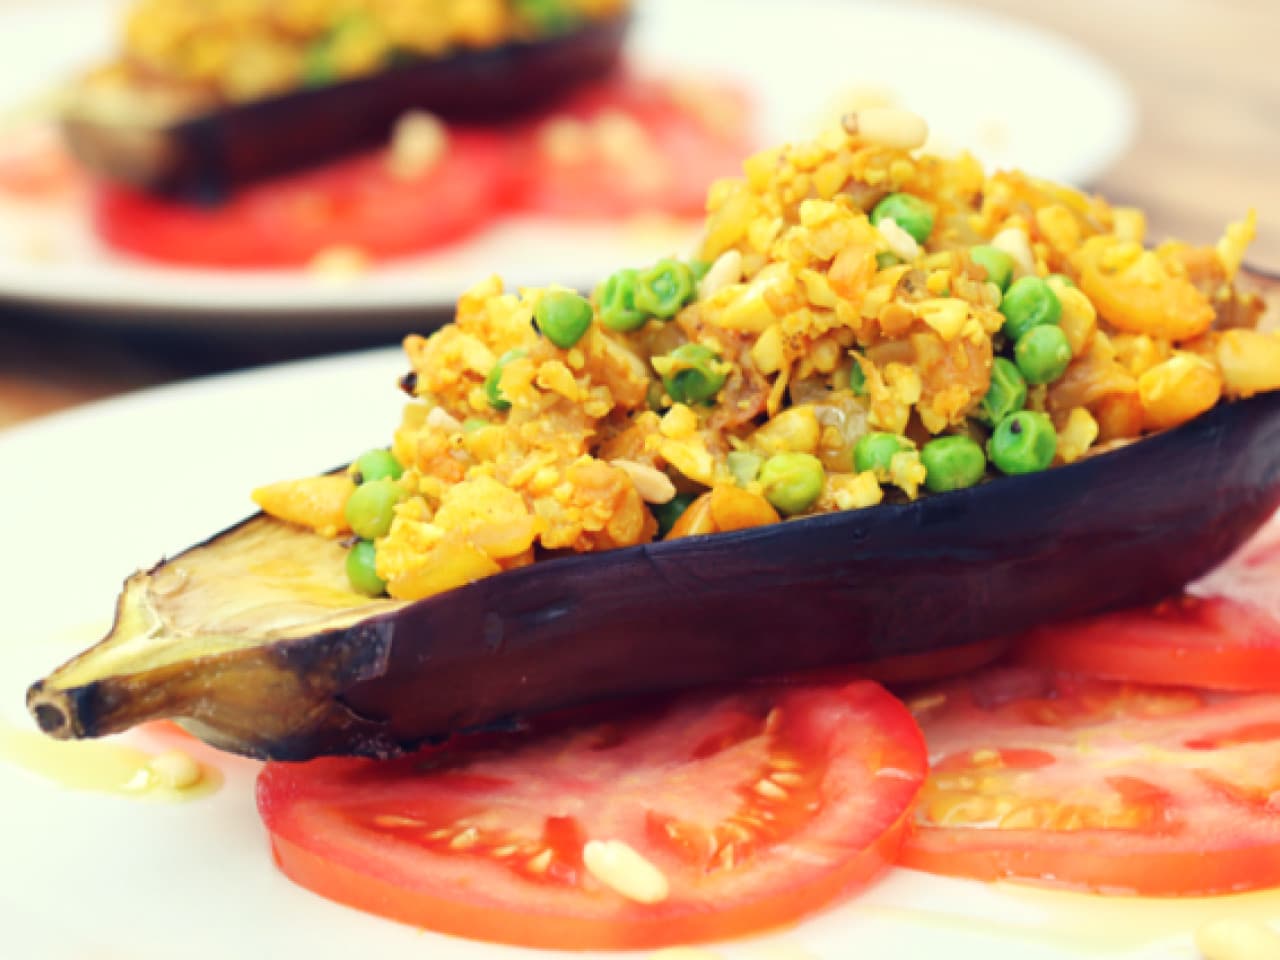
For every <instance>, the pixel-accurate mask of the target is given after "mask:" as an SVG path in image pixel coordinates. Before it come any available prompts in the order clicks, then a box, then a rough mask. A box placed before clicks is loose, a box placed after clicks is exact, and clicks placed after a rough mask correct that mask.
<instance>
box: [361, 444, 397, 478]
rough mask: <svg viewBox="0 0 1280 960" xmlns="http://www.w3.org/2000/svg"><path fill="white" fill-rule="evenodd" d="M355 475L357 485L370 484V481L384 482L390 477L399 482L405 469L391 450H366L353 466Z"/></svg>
mask: <svg viewBox="0 0 1280 960" xmlns="http://www.w3.org/2000/svg"><path fill="white" fill-rule="evenodd" d="M353 467H354V468H355V469H354V470H353V475H354V479H355V481H356V483H368V482H369V481H370V480H382V479H384V478H387V477H390V478H391V479H392V480H399V479H400V476H401V474H403V473H404V467H402V466H400V461H399V460H397V459H396V457H395V454H393V453H392V452H391V451H390V450H382V449H378V450H366V451H365V452H364V453H362V454H360V456H359V457H357V458H356V462H355V463H354V464H353Z"/></svg>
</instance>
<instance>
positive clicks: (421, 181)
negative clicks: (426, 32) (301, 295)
mask: <svg viewBox="0 0 1280 960" xmlns="http://www.w3.org/2000/svg"><path fill="white" fill-rule="evenodd" d="M508 150H509V146H508V144H507V143H506V141H505V140H504V139H503V138H502V137H500V136H498V135H496V134H487V133H479V132H471V131H457V130H455V131H452V132H451V133H450V137H449V144H448V147H447V149H446V150H445V153H444V155H443V157H442V158H441V159H440V161H439V162H438V163H437V164H436V165H435V166H434V167H432V168H431V169H430V170H428V171H426V172H424V173H422V174H420V175H419V176H416V177H409V178H403V177H397V176H396V175H395V174H393V173H392V171H391V168H390V166H389V165H388V162H387V155H386V151H381V150H380V151H376V152H373V153H367V154H362V155H359V156H354V157H350V158H347V159H344V160H339V161H336V162H334V163H331V164H327V165H325V166H323V167H317V168H315V169H313V170H308V171H305V172H303V173H299V174H294V175H292V176H288V177H280V178H277V179H274V180H271V181H267V182H263V183H259V184H254V185H252V186H249V187H246V188H245V189H243V190H241V191H239V192H237V193H236V194H235V195H234V196H233V197H232V198H231V199H229V200H227V201H226V202H225V203H222V204H219V205H216V206H209V207H200V206H195V205H193V204H188V203H181V202H178V201H172V200H164V199H160V198H157V197H152V196H148V195H146V194H143V193H141V192H139V191H137V190H133V189H130V188H128V187H123V186H119V185H116V184H105V183H104V184H99V186H98V188H97V193H96V197H95V208H94V222H95V226H96V228H97V230H98V233H99V235H100V236H101V237H102V238H103V239H104V240H106V241H107V243H109V244H110V245H111V246H113V247H115V248H116V249H119V250H123V251H126V252H129V253H133V254H137V255H139V256H142V257H146V258H148V259H152V260H160V261H164V262H167V263H175V264H186V265H191V266H204V267H288V266H302V265H305V264H307V263H309V262H310V261H311V260H313V259H314V258H315V257H316V256H317V255H318V254H320V253H322V252H324V251H326V250H332V249H334V248H340V247H353V248H356V249H357V250H359V251H360V252H361V253H362V254H364V255H367V256H369V257H372V258H375V259H379V258H389V257H396V256H402V255H405V254H409V253H415V252H418V251H421V250H425V249H430V248H432V247H436V246H439V245H441V244H445V243H449V242H452V241H454V240H457V239H460V238H461V237H464V236H466V235H467V234H469V233H471V232H473V231H474V230H476V229H477V228H479V227H481V226H482V225H484V224H485V223H487V222H488V221H489V220H491V219H492V218H493V217H494V216H495V215H496V214H497V212H498V211H499V210H500V209H502V207H503V206H504V205H505V204H506V202H507V199H508V183H509V180H508V176H509V173H508V165H507V164H508V156H507V151H508Z"/></svg>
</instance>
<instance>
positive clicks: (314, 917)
mask: <svg viewBox="0 0 1280 960" xmlns="http://www.w3.org/2000/svg"><path fill="white" fill-rule="evenodd" d="M403 369H404V363H403V360H402V359H401V357H400V355H399V353H398V352H390V351H379V352H373V353H367V354H359V355H352V356H348V357H343V358H337V359H330V360H324V361H311V362H308V363H305V364H294V365H290V366H284V367H278V368H274V369H265V370H259V371H255V372H253V373H249V374H239V375H233V376H226V377H222V378H217V379H212V380H207V381H203V382H194V383H190V384H185V385H180V386H176V387H166V388H162V389H158V390H153V391H149V392H145V393H140V394H136V395H133V396H130V397H126V398H123V399H117V400H113V401H109V402H106V403H103V404H100V405H97V406H94V407H87V408H83V409H81V410H77V411H75V412H72V413H68V414H64V415H60V416H55V417H51V418H49V419H47V420H43V421H39V422H36V423H34V424H32V425H29V426H26V427H21V428H18V429H15V430H11V431H9V432H7V433H3V434H0V476H3V477H4V478H5V486H4V490H5V496H4V500H3V510H4V514H3V516H4V526H3V530H4V537H3V541H4V544H5V554H4V555H5V564H4V578H3V583H4V598H5V602H4V608H5V612H4V629H3V630H2V631H0V733H3V732H4V731H5V730H6V729H10V730H11V729H13V728H16V727H24V728H29V727H30V722H29V720H28V719H27V717H26V716H25V713H24V710H23V694H24V691H25V688H26V686H27V684H29V683H30V682H31V681H32V680H34V679H35V678H37V677H38V676H41V675H42V674H44V673H45V672H47V671H48V670H49V669H51V668H52V667H53V666H54V665H55V664H57V663H60V662H62V661H63V660H64V659H65V658H67V657H68V656H70V655H71V654H72V653H74V652H75V651H77V650H78V649H79V648H80V647H82V646H84V645H86V644H87V643H88V642H89V640H90V635H91V634H94V630H95V628H96V629H98V630H100V629H101V628H102V627H103V626H104V624H105V622H106V621H107V620H108V619H109V615H110V611H111V609H112V604H113V601H114V597H115V592H116V589H117V587H118V585H119V583H120V581H121V580H122V578H123V577H124V575H125V574H126V573H128V572H129V571H131V570H133V569H134V568H135V567H137V566H139V565H145V564H150V563H152V562H154V561H155V560H156V559H157V558H158V557H160V556H161V555H162V554H164V553H165V552H166V551H169V552H172V551H174V550H176V549H178V548H180V547H182V546H183V545H185V544H189V543H191V542H193V541H196V540H198V539H200V538H202V537H203V536H204V535H206V534H207V533H209V532H211V531H213V530H216V529H218V528H219V527H221V526H223V525H225V524H228V523H230V522H232V521H234V520H235V519H237V518H238V517H239V516H240V515H241V514H242V513H243V512H245V511H246V508H247V507H248V498H247V492H248V490H249V489H250V488H251V487H253V486H254V485H256V484H259V483H262V482H264V481H267V480H271V479H277V478H280V477H285V476H291V475H298V474H301V473H306V472H310V471H318V470H321V469H324V468H327V467H330V466H332V465H334V464H336V463H339V462H342V461H343V460H344V459H345V458H349V457H350V456H351V455H352V454H353V452H356V451H360V450H362V449H365V448H366V447H368V446H370V445H372V444H374V443H377V442H380V441H382V440H385V439H386V438H388V437H389V436H390V434H391V432H392V430H393V426H394V424H395V423H396V422H397V418H398V410H399V407H400V403H401V400H400V398H399V395H398V391H397V390H396V389H395V388H394V385H393V384H394V380H395V377H396V376H397V375H398V374H399V373H400V372H401V371H402V370H403ZM147 736H148V734H146V733H135V734H130V735H127V736H126V738H125V739H127V740H130V741H132V742H143V743H145V742H146V737H147ZM200 756H201V757H202V758H203V759H207V760H210V761H211V762H212V763H214V764H215V765H217V766H218V767H220V768H221V769H222V770H223V771H224V773H225V774H226V778H227V781H226V783H225V785H224V786H223V788H222V789H221V790H220V791H219V792H217V793H216V794H214V795H212V796H209V797H206V798H203V799H200V800H196V801H193V802H191V803H187V804H181V805H163V804H151V803H144V802H141V801H137V800H129V799H125V798H121V797H118V796H112V795H105V794H94V793H87V792H74V791H70V790H66V789H63V788H61V787H59V786H56V785H55V784H54V783H52V782H50V781H47V780H44V779H41V778H40V777H39V776H37V775H36V774H34V773H31V772H29V771H28V770H26V769H24V768H20V767H17V766H13V765H10V764H8V763H7V762H6V761H5V760H4V759H3V758H2V757H0V797H3V798H4V800H3V811H4V812H3V815H2V816H0V851H3V859H2V860H0V945H2V947H0V954H2V955H4V956H6V957H31V958H33V960H91V958H125V957H127V958H130V960H153V958H154V960H160V958H165V960H167V958H171V957H175V956H180V957H183V958H184V960H187V958H191V960H202V958H210V960H212V958H230V957H236V958H246V960H251V958H258V957H263V958H266V957H272V958H278V957H294V956H298V957H308V958H310V960H325V958H333V960H350V958H352V957H379V958H382V960H411V958H412V960H417V958H422V957H431V958H433V960H521V958H522V957H524V958H527V957H529V956H530V955H531V954H530V953H529V952H528V951H517V950H512V949H506V948H498V947H492V946H485V945H481V944H475V943H470V942H465V941H460V940H453V939H448V938H444V937H438V936H435V935H432V934H425V933H422V932H420V931H417V930H414V929H410V928H408V927H403V926H399V925H397V924H395V923H391V922H389V921H385V920H381V919H378V918H375V917H371V916H365V915H363V914H360V913H357V912H355V911H352V910H349V909H346V908H344V907H340V906H337V905H334V904H331V903H329V902H327V901H325V900H322V899H320V898H318V897H315V896H313V895H311V894H309V893H307V892H306V891H304V890H302V889H299V888H297V887H295V886H294V885H293V884H291V883H290V882H289V881H287V880H286V879H284V877H283V876H281V875H280V874H278V873H277V872H276V870H275V869H274V867H273V865H272V863H271V858H270V856H269V853H268V849H267V844H266V839H265V837H264V835H263V831H262V828H261V827H260V825H259V822H258V819H257V816H256V814H255V812H254V807H253V774H254V771H255V765H254V764H251V763H249V762H248V761H240V760H236V759H235V758H230V757H223V756H219V755H216V754H214V753H213V752H212V751H202V752H201V753H200ZM1268 897H1269V898H1270V899H1266V898H1268ZM1262 898H1263V899H1261V900H1259V899H1258V898H1256V897H1255V898H1252V899H1250V900H1247V901H1245V900H1241V899H1239V898H1234V899H1231V900H1223V899H1220V900H1217V901H1205V902H1188V901H1181V902H1173V903H1168V904H1160V903H1154V904H1153V903H1144V902H1141V901H1133V900H1117V901H1103V900H1100V899H1097V898H1089V897H1082V896H1069V895H1065V894H1047V893H1031V892H1027V891H1025V890H1022V891H1019V890H1015V889H1012V888H1007V887H990V886H984V885H982V884H977V883H970V882H965V881H950V880H942V879H938V878H933V877H928V876H925V875H922V874H916V873H911V872H908V871H902V870H899V871H894V872H892V873H891V874H890V875H889V876H887V877H886V878H885V879H884V880H883V881H881V882H880V883H878V884H876V885H875V886H873V887H872V888H871V889H870V890H869V891H866V892H864V893H863V894H861V895H859V896H857V897H855V898H853V899H851V900H849V901H846V902H844V903H842V904H840V905H838V906H836V907H834V908H831V909H828V910H826V911H825V912H823V913H821V914H820V915H818V916H816V917H814V918H811V919H810V920H808V921H806V922H804V923H803V924H801V925H799V926H797V927H794V928H791V929H788V930H785V931H782V932H779V933H777V934H774V935H771V936H768V937H760V938H753V939H750V940H744V941H737V942H735V943H733V944H727V945H717V946H715V948H714V949H715V951H716V953H717V954H719V955H720V956H721V957H723V958H724V960H769V958H770V957H772V958H773V960H799V958H801V957H803V956H805V954H800V953H797V950H800V949H802V950H804V951H807V955H808V956H809V957H811V958H815V960H843V958H847V957H850V956H855V955H856V956H858V957H860V958H866V960H874V958H901V957H947V958H955V960H963V958H974V960H979V958H980V960H1004V958H1007V960H1066V958H1082V957H1098V956H1113V957H1126V958H1135V960H1136V958H1156V957H1160V958H1171V957H1172V958H1177V957H1185V958H1187V960H1191V958H1192V957H1193V956H1194V954H1193V952H1192V951H1191V947H1190V943H1191V940H1190V933H1191V931H1192V930H1193V929H1194V928H1195V927H1196V926H1197V925H1198V924H1199V923H1201V922H1203V921H1204V920H1205V919H1206V918H1208V917H1212V916H1216V915H1221V914H1224V913H1225V914H1232V913H1239V912H1240V911H1242V910H1245V909H1248V910H1249V911H1250V912H1251V913H1252V914H1253V915H1255V916H1257V915H1262V916H1271V917H1280V894H1266V895H1262ZM1260 911H1261V913H1260ZM6 913H7V914H8V916H7V917H6V916H5V914H6ZM766 948H772V952H769V953H766ZM784 948H785V950H784ZM548 956H552V957H558V956H560V955H559V954H549V955H548ZM565 956H566V957H568V956H570V955H565Z"/></svg>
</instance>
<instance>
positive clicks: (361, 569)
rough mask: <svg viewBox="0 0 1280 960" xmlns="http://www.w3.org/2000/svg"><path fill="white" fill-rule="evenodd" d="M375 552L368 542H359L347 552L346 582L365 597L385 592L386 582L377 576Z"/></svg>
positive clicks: (377, 595) (376, 595)
mask: <svg viewBox="0 0 1280 960" xmlns="http://www.w3.org/2000/svg"><path fill="white" fill-rule="evenodd" d="M376 561H377V551H376V550H375V548H374V546H373V543H372V542H371V541H369V540H361V541H359V542H358V543H357V544H356V545H355V546H353V547H352V548H351V549H350V550H348V551H347V580H348V581H349V582H350V584H351V587H352V589H354V590H355V591H356V592H357V593H363V594H364V595H365V596H367V597H380V596H382V595H383V594H384V593H386V592H387V582H386V581H385V580H383V579H382V578H381V577H380V576H378V569H377V564H376Z"/></svg>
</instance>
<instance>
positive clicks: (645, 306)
mask: <svg viewBox="0 0 1280 960" xmlns="http://www.w3.org/2000/svg"><path fill="white" fill-rule="evenodd" d="M695 289H696V284H695V283H694V279H693V271H692V270H690V269H689V265H688V264H687V263H681V262H680V261H679V260H659V261H658V262H657V263H655V264H654V265H653V266H652V267H650V268H649V269H648V270H645V271H644V272H643V273H641V274H640V275H639V277H637V278H636V297H635V300H636V309H637V310H640V311H643V312H644V313H646V314H648V315H649V316H651V317H657V318H658V319H659V320H670V319H671V318H672V317H674V316H675V315H676V314H677V313H679V312H680V308H681V307H683V306H684V305H685V304H686V303H688V302H689V301H691V300H692V299H693V295H694V291H695Z"/></svg>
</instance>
